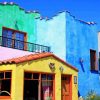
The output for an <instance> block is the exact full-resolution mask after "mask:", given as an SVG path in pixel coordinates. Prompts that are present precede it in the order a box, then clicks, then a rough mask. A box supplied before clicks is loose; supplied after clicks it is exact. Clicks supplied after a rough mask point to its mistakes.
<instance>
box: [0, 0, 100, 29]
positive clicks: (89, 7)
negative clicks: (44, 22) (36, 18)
mask: <svg viewBox="0 0 100 100" xmlns="http://www.w3.org/2000/svg"><path fill="white" fill-rule="evenodd" d="M5 1H7V2H15V3H17V4H19V5H20V6H21V7H22V8H24V9H26V10H37V11H39V12H40V13H41V15H42V16H43V17H52V16H54V15H56V14H57V13H58V12H60V11H64V10H67V11H69V12H70V13H71V14H72V15H74V16H75V17H76V18H77V19H81V20H84V21H94V22H96V23H97V24H98V30H100V0H0V2H5Z"/></svg>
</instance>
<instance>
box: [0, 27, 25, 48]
mask: <svg viewBox="0 0 100 100" xmlns="http://www.w3.org/2000/svg"><path fill="white" fill-rule="evenodd" d="M3 30H8V31H12V34H13V36H12V39H15V33H17V32H18V33H21V34H24V42H26V41H27V33H26V32H22V31H19V30H15V29H12V28H7V27H2V34H3ZM12 47H14V43H13V41H12ZM26 48H27V46H26V44H25V45H24V50H26Z"/></svg>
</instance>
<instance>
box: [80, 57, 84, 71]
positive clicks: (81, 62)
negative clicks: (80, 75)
mask: <svg viewBox="0 0 100 100" xmlns="http://www.w3.org/2000/svg"><path fill="white" fill-rule="evenodd" d="M79 63H80V65H81V68H82V71H83V72H85V70H84V66H83V59H82V58H79Z"/></svg>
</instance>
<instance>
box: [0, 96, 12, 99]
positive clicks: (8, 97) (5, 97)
mask: <svg viewBox="0 0 100 100" xmlns="http://www.w3.org/2000/svg"><path fill="white" fill-rule="evenodd" d="M1 99H11V96H0V100H1Z"/></svg>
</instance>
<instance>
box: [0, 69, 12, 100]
mask: <svg viewBox="0 0 100 100" xmlns="http://www.w3.org/2000/svg"><path fill="white" fill-rule="evenodd" d="M6 72H10V73H11V77H10V78H6V77H5V76H6V75H5V74H6ZM0 73H3V74H4V78H2V79H0V80H10V95H9V96H0V99H11V94H12V93H11V92H12V91H11V90H12V71H0Z"/></svg>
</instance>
